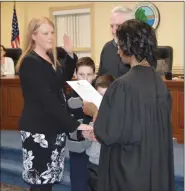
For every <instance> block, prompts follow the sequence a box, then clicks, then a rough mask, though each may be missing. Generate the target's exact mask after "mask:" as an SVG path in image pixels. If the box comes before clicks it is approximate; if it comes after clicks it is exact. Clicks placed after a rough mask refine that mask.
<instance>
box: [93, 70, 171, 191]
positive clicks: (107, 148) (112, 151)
mask: <svg viewBox="0 0 185 191" xmlns="http://www.w3.org/2000/svg"><path fill="white" fill-rule="evenodd" d="M94 128H95V134H96V137H97V139H98V140H99V141H100V142H101V154H100V164H99V169H98V170H99V171H98V173H99V174H98V176H99V178H98V185H97V186H98V189H97V190H98V191H175V186H174V185H175V184H174V163H173V145H172V127H171V96H170V93H169V91H168V89H167V87H166V85H165V84H164V82H163V81H162V79H161V78H160V77H159V76H158V74H157V73H156V72H155V71H154V69H152V68H151V67H144V66H135V67H133V68H131V70H130V71H129V72H128V73H127V74H125V75H124V76H123V77H120V78H118V79H117V80H116V81H115V82H113V84H112V85H111V86H110V88H109V89H108V90H107V92H106V93H105V96H104V98H103V100H102V104H101V106H100V110H99V114H98V117H97V120H96V122H95V125H94Z"/></svg>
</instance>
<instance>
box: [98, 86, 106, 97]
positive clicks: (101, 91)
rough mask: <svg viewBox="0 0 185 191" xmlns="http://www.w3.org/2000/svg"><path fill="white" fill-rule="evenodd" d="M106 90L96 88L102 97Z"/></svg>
mask: <svg viewBox="0 0 185 191" xmlns="http://www.w3.org/2000/svg"><path fill="white" fill-rule="evenodd" d="M106 90H107V88H102V87H97V91H98V92H99V93H100V94H101V95H102V96H104V94H105V92H106Z"/></svg>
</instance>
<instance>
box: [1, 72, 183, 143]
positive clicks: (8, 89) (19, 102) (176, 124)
mask: <svg viewBox="0 0 185 191" xmlns="http://www.w3.org/2000/svg"><path fill="white" fill-rule="evenodd" d="M164 82H165V83H166V85H167V87H168V89H169V90H170V92H171V95H172V115H171V116H172V127H173V137H174V138H176V139H177V141H178V142H179V143H183V142H184V81H183V80H177V81H176V80H169V81H168V80H164ZM69 90H70V88H69V87H68V88H67V92H69ZM0 107H1V111H0V112H1V129H6V130H18V129H19V128H18V121H19V116H20V114H21V111H22V108H23V97H22V92H21V88H20V82H19V78H18V76H11V77H1V89H0Z"/></svg>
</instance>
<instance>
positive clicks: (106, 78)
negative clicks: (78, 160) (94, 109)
mask: <svg viewBox="0 0 185 191" xmlns="http://www.w3.org/2000/svg"><path fill="white" fill-rule="evenodd" d="M113 81H114V78H113V77H112V76H111V75H103V76H100V77H99V78H98V79H97V80H96V82H95V88H96V90H97V91H98V92H99V93H100V94H101V95H102V96H104V94H105V92H106V90H107V88H108V87H109V86H110V84H111V83H112V82H113ZM102 120H103V119H102ZM90 125H91V126H93V123H92V122H91V123H90ZM82 134H83V136H84V137H85V138H87V139H89V140H91V141H92V144H91V146H90V147H89V148H88V149H87V150H86V154H87V155H88V156H89V162H88V191H96V184H97V179H98V165H99V156H100V143H98V142H97V141H96V139H95V137H94V133H93V132H91V134H89V133H88V131H83V132H82Z"/></svg>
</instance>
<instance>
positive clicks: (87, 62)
mask: <svg viewBox="0 0 185 191" xmlns="http://www.w3.org/2000/svg"><path fill="white" fill-rule="evenodd" d="M81 66H89V67H90V68H92V69H93V72H94V73H95V70H96V68H95V63H94V61H93V59H92V58H90V57H88V56H86V57H82V58H80V59H78V61H77V63H76V72H77V71H78V69H79V68H80V67H81Z"/></svg>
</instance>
